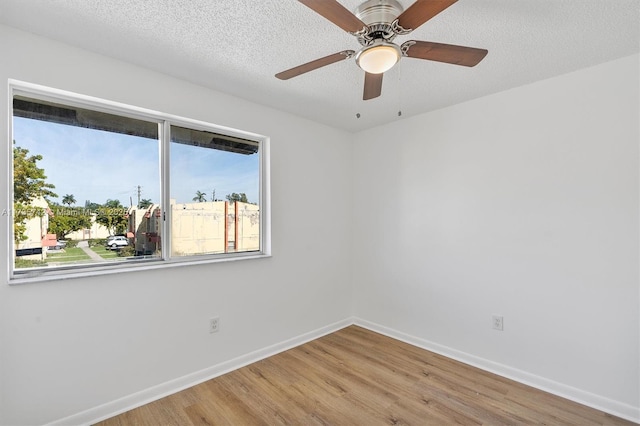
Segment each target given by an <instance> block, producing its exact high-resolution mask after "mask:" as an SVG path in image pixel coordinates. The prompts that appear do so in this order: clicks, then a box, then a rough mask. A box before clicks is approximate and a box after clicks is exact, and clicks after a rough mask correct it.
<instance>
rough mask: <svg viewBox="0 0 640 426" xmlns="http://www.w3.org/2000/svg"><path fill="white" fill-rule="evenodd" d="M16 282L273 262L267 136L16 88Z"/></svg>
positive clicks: (12, 214) (11, 214)
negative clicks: (231, 261)
mask: <svg viewBox="0 0 640 426" xmlns="http://www.w3.org/2000/svg"><path fill="white" fill-rule="evenodd" d="M11 130H12V139H13V140H12V143H11V144H10V148H11V149H12V152H13V156H12V158H13V161H12V168H13V174H12V177H13V179H12V183H13V185H12V188H10V195H11V199H12V203H13V204H12V206H10V208H8V209H7V210H6V211H5V212H4V216H6V217H7V218H8V220H7V222H8V223H7V226H8V227H9V229H10V234H11V235H12V237H13V238H12V240H13V241H12V242H10V244H12V248H11V253H13V254H14V259H13V262H12V265H11V277H12V279H14V280H20V279H29V278H34V277H37V278H41V277H49V276H60V275H68V274H76V273H84V274H86V273H93V272H95V273H103V272H105V271H107V272H108V271H113V270H121V269H122V268H131V267H157V266H164V265H171V264H184V263H185V262H201V261H215V260H222V259H225V260H226V259H236V258H248V257H255V256H262V255H268V254H269V244H268V239H267V236H268V232H266V231H267V230H268V220H267V219H268V208H267V206H268V197H267V189H268V186H267V173H266V170H267V167H266V164H267V158H266V154H265V153H266V152H267V149H266V148H267V143H268V139H267V138H266V137H263V136H259V135H254V134H250V133H247V132H242V131H238V130H233V129H228V128H222V127H219V126H215V125H213V124H208V123H202V122H197V121H194V120H188V119H184V118H180V117H173V116H168V115H166V114H162V113H157V112H153V111H147V110H141V109H139V108H134V107H128V106H124V105H120V104H114V103H110V102H106V101H100V100H96V99H93V98H87V97H82V96H77V95H72V94H68V93H63V92H59V91H54V90H48V89H44V88H41V87H36V86H31V85H26V84H23V83H14V84H12V121H11Z"/></svg>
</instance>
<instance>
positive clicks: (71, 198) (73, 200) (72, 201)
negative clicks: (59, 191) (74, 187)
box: [62, 194, 76, 206]
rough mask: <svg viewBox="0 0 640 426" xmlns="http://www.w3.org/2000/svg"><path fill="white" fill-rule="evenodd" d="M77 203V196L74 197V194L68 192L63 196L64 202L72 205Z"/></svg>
mask: <svg viewBox="0 0 640 426" xmlns="http://www.w3.org/2000/svg"><path fill="white" fill-rule="evenodd" d="M75 203H76V197H74V196H73V195H72V194H66V195H65V196H64V197H62V204H66V205H68V206H71V204H75Z"/></svg>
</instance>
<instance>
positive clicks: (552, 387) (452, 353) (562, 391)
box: [353, 318, 640, 423]
mask: <svg viewBox="0 0 640 426" xmlns="http://www.w3.org/2000/svg"><path fill="white" fill-rule="evenodd" d="M353 323H354V324H355V325H358V326H360V327H363V328H366V329H369V330H371V331H375V332H376V333H380V334H384V335H385V336H389V337H391V338H394V339H396V340H400V341H402V342H405V343H409V344H410V345H413V346H417V347H419V348H422V349H426V350H428V351H431V352H435V353H437V354H440V355H443V356H446V357H448V358H451V359H455V360H456V361H460V362H463V363H465V364H469V365H472V366H474V367H478V368H480V369H482V370H485V371H489V372H491V373H494V374H497V375H499V376H502V377H506V378H507V379H511V380H515V381H517V382H520V383H523V384H525V385H528V386H531V387H534V388H537V389H540V390H543V391H545V392H549V393H551V394H554V395H557V396H560V397H562V398H566V399H569V400H571V401H574V402H577V403H579V404H583V405H586V406H588V407H592V408H595V409H597V410H600V411H604V412H606V413H609V414H612V415H614V416H617V417H621V418H623V419H626V420H629V421H632V422H636V423H640V407H634V406H632V405H628V404H624V403H621V402H618V401H614V400H611V399H608V398H605V397H603V396H600V395H595V394H592V393H590V392H586V391H583V390H580V389H577V388H574V387H571V386H567V385H565V384H562V383H558V382H555V381H553V380H549V379H547V378H544V377H541V376H537V375H534V374H531V373H527V372H526V371H522V370H518V369H517V368H513V367H509V366H507V365H503V364H500V363H497V362H493V361H489V360H487V359H484V358H480V357H477V356H474V355H471V354H468V353H465V352H461V351H458V350H456V349H452V348H449V347H446V346H443V345H439V344H437V343H434V342H430V341H428V340H425V339H421V338H419V337H415V336H411V335H409V334H406V333H403V332H400V331H397V330H394V329H391V328H388V327H385V326H382V325H379V324H376V323H373V322H370V321H367V320H364V319H361V318H355V319H354V322H353Z"/></svg>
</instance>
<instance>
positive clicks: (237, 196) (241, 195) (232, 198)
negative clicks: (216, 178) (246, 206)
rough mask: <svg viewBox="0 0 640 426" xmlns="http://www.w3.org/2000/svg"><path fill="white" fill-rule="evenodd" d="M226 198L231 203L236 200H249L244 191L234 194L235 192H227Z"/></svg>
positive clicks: (244, 201) (246, 201)
mask: <svg viewBox="0 0 640 426" xmlns="http://www.w3.org/2000/svg"><path fill="white" fill-rule="evenodd" d="M226 198H227V200H228V201H229V202H231V203H235V202H236V201H239V202H241V203H248V202H249V200H247V194H245V193H244V192H241V193H239V194H236V193H235V192H234V193H232V194H227V197H226Z"/></svg>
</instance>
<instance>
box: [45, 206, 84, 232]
mask: <svg viewBox="0 0 640 426" xmlns="http://www.w3.org/2000/svg"><path fill="white" fill-rule="evenodd" d="M49 207H50V208H51V210H52V211H53V216H51V217H50V218H49V232H51V233H52V234H56V236H57V237H58V238H59V239H64V238H65V237H66V236H67V234H70V233H71V232H74V231H79V230H81V229H85V228H90V227H91V215H90V214H89V213H88V212H87V210H86V209H83V208H82V207H62V206H61V205H58V204H52V205H50V206H49Z"/></svg>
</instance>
